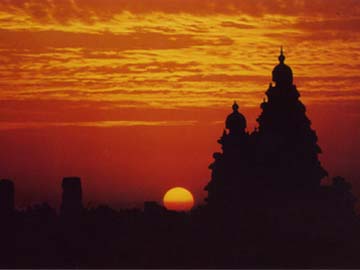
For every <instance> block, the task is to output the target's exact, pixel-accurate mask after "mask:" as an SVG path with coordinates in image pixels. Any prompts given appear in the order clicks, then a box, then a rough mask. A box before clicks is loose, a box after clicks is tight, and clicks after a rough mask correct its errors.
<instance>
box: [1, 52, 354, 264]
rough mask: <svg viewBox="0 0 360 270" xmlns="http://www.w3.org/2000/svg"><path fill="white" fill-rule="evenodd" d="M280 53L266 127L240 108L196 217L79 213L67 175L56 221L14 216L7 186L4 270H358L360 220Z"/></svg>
mask: <svg viewBox="0 0 360 270" xmlns="http://www.w3.org/2000/svg"><path fill="white" fill-rule="evenodd" d="M284 61H285V56H284V55H283V52H282V50H281V54H280V56H279V62H280V63H279V64H278V65H277V66H276V67H275V68H274V70H273V81H274V82H275V85H274V86H273V85H272V84H271V85H270V86H269V89H268V91H267V92H266V95H267V101H266V100H264V102H263V103H262V104H261V108H262V113H261V115H260V116H259V118H258V123H259V127H258V128H257V129H256V130H255V131H254V132H252V133H248V132H246V131H245V129H246V119H245V117H244V116H243V115H242V114H241V113H240V112H239V106H238V105H237V104H236V103H234V105H233V112H232V113H231V114H230V115H229V116H228V117H227V119H226V123H225V125H226V130H224V133H223V135H222V137H221V138H220V139H219V141H218V142H219V143H220V144H221V145H222V151H221V152H217V153H214V162H213V163H212V164H211V165H210V169H211V171H212V174H211V180H210V181H209V183H208V184H207V185H206V187H205V190H207V191H208V197H207V199H206V204H204V205H203V206H199V207H197V208H195V209H193V210H192V211H191V212H189V213H179V212H172V211H167V210H165V209H164V208H163V207H161V206H160V205H158V204H157V203H155V202H146V203H145V204H144V210H139V209H125V210H119V211H116V210H113V209H111V208H109V207H107V206H98V207H96V208H88V209H86V208H84V207H83V204H82V188H81V181H80V178H76V177H70V178H64V180H63V183H62V190H63V196H62V204H61V209H60V213H59V214H57V213H56V211H55V209H53V208H51V207H50V206H49V205H47V204H42V205H35V206H32V207H29V208H28V209H26V210H23V211H16V210H15V209H14V194H15V189H14V184H13V182H11V181H10V180H1V181H0V218H1V223H0V233H1V238H0V239H1V241H0V267H3V268H4V267H6V268H14V267H15V268H359V267H360V256H358V250H359V247H358V246H359V243H360V219H359V217H358V216H357V215H356V213H355V211H354V204H355V201H356V199H355V198H354V196H353V195H352V192H351V185H350V184H349V183H348V182H347V181H346V180H345V179H344V178H342V177H335V178H333V182H332V184H331V185H328V186H325V185H322V184H321V180H322V179H323V178H324V177H325V176H326V175H327V172H326V171H325V169H324V168H323V167H322V166H321V164H320V162H319V159H318V154H319V153H321V149H320V147H319V146H318V144H317V136H316V133H315V131H314V130H312V129H311V122H310V120H309V119H308V118H307V116H306V110H305V106H304V105H303V104H302V103H301V101H300V100H299V97H300V94H299V92H298V91H297V89H296V86H295V85H293V74H292V70H291V68H290V67H289V66H287V65H286V64H285V63H284Z"/></svg>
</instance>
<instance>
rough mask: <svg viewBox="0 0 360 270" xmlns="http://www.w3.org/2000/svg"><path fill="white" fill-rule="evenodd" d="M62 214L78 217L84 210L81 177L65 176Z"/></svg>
mask: <svg viewBox="0 0 360 270" xmlns="http://www.w3.org/2000/svg"><path fill="white" fill-rule="evenodd" d="M62 190H63V192H62V203H61V215H62V216H64V217H78V216H80V215H81V212H82V210H83V205H82V189H81V180H80V178H79V177H65V178H64V179H63V181H62Z"/></svg>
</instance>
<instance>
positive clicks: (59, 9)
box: [0, 0, 360, 23]
mask: <svg viewBox="0 0 360 270" xmlns="http://www.w3.org/2000/svg"><path fill="white" fill-rule="evenodd" d="M0 8H1V9H2V10H5V11H8V12H13V13H24V14H27V15H28V16H31V17H32V18H33V19H35V20H39V21H50V20H55V21H58V22H62V23H66V22H68V21H69V20H82V21H85V22H89V23H91V22H93V21H94V20H99V19H100V20H109V19H111V18H113V17H114V16H115V15H116V14H119V13H122V12H131V13H133V14H144V13H152V12H163V13H188V14H195V15H212V14H231V15H235V14H242V15H243V14H246V15H251V16H262V15H264V14H285V15H299V14H302V15H331V16H336V15H338V16H348V15H358V14H359V10H360V3H359V2H358V1H353V0H332V1H331V2H330V3H329V2H328V1H327V0H298V1H288V0H276V1H275V0H273V1H269V0H242V1H239V0H222V1H216V0H171V1H169V0H141V1H133V0H102V1H98V0H62V1H57V0H47V1H43V0H7V1H2V2H1V4H0Z"/></svg>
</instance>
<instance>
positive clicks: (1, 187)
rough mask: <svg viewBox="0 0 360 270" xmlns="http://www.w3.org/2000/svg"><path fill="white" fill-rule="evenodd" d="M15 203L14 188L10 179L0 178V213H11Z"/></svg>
mask: <svg viewBox="0 0 360 270" xmlns="http://www.w3.org/2000/svg"><path fill="white" fill-rule="evenodd" d="M14 205H15V188H14V183H13V182H12V181H11V180H8V179H3V180H0V214H1V215H9V214H11V213H13V211H14Z"/></svg>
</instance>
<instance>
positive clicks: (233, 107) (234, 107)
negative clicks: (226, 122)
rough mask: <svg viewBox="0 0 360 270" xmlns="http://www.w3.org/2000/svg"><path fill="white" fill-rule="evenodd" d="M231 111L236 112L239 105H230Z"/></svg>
mask: <svg viewBox="0 0 360 270" xmlns="http://www.w3.org/2000/svg"><path fill="white" fill-rule="evenodd" d="M232 109H233V111H234V112H237V111H238V110H239V105H238V104H237V103H236V101H234V104H233V105H232Z"/></svg>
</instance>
